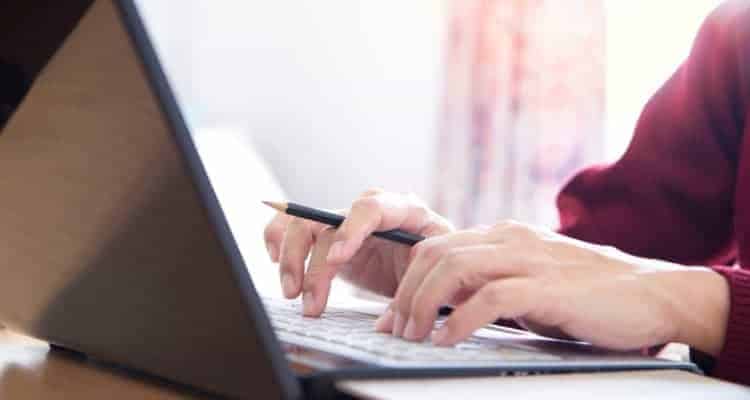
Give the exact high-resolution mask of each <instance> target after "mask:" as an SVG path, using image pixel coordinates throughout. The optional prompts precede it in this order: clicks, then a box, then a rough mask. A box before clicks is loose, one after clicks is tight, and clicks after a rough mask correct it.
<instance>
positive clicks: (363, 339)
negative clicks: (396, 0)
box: [263, 299, 560, 366]
mask: <svg viewBox="0 0 750 400" xmlns="http://www.w3.org/2000/svg"><path fill="white" fill-rule="evenodd" d="M263 301H264V303H265V306H266V311H267V313H268V315H269V317H270V319H271V323H272V325H273V326H274V329H275V331H276V334H277V336H278V337H279V340H281V341H282V342H286V343H290V344H295V345H300V346H305V347H310V348H314V349H317V350H321V351H325V352H329V353H332V354H336V355H341V356H345V357H348V358H351V359H354V360H359V361H364V362H368V363H374V364H381V365H387V366H394V365H395V366H406V365H410V364H411V365H415V366H418V365H424V364H429V365H431V366H442V365H450V366H458V365H467V364H469V365H480V366H481V365H492V364H496V363H499V362H511V361H512V362H538V361H555V360H559V359H560V357H558V356H555V355H551V354H548V353H543V352H539V351H538V350H536V349H534V348H533V346H528V345H523V344H521V343H520V341H518V340H508V341H503V340H494V339H492V338H485V337H477V336H473V337H470V338H469V339H467V340H466V341H464V342H461V343H458V344H457V345H455V346H453V347H442V346H435V345H433V344H432V343H431V342H430V341H429V339H427V340H425V341H423V342H411V341H407V340H404V339H401V338H397V337H394V336H392V335H389V334H384V333H380V332H376V331H375V328H374V326H375V319H376V317H375V316H374V315H370V314H365V313H359V312H356V311H351V310H344V309H337V308H333V307H328V308H327V309H326V311H325V312H324V313H323V315H322V316H321V317H320V318H309V317H304V316H302V305H301V303H300V302H299V301H288V300H278V299H263ZM440 323H441V321H438V323H437V325H436V327H438V326H439V325H440ZM509 332H510V331H509ZM506 334H507V335H510V336H509V338H511V339H518V338H523V334H518V333H507V332H506ZM510 342H515V343H510Z"/></svg>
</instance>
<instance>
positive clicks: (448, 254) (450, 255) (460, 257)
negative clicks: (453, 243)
mask: <svg viewBox="0 0 750 400" xmlns="http://www.w3.org/2000/svg"><path fill="white" fill-rule="evenodd" d="M465 258H466V253H465V252H463V251H461V250H460V249H450V250H445V251H444V252H443V254H442V255H441V257H440V262H441V264H443V265H444V266H446V267H448V268H450V269H456V268H455V267H456V266H459V265H461V264H462V263H463V261H464V260H465Z"/></svg>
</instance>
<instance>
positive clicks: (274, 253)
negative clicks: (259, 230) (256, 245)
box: [263, 213, 291, 262]
mask: <svg viewBox="0 0 750 400" xmlns="http://www.w3.org/2000/svg"><path fill="white" fill-rule="evenodd" d="M290 219H291V216H289V215H287V214H284V213H276V215H275V216H274V217H273V219H272V220H271V222H269V223H268V225H266V229H264V230H263V239H264V240H265V243H266V250H267V251H268V256H269V257H271V261H273V262H279V255H280V254H281V243H282V242H283V241H284V232H285V231H286V226H287V224H289V220H290Z"/></svg>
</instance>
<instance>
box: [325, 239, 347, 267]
mask: <svg viewBox="0 0 750 400" xmlns="http://www.w3.org/2000/svg"><path fill="white" fill-rule="evenodd" d="M344 243H345V242H344V241H343V240H339V241H338V242H335V243H334V244H332V245H331V248H330V249H328V256H327V257H326V260H327V261H328V262H334V261H339V260H341V259H342V258H344Z"/></svg>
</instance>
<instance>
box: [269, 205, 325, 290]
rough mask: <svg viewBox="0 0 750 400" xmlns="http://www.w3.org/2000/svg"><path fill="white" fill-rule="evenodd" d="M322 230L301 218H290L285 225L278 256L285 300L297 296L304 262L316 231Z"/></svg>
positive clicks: (317, 225)
mask: <svg viewBox="0 0 750 400" xmlns="http://www.w3.org/2000/svg"><path fill="white" fill-rule="evenodd" d="M322 229H323V225H321V224H318V223H315V222H311V221H307V220H304V219H301V218H292V219H291V220H290V221H289V223H288V224H287V228H286V231H285V233H284V240H283V241H282V243H281V255H280V256H279V258H280V263H279V264H280V265H279V268H280V270H279V272H280V274H281V287H282V289H283V291H284V296H286V297H287V298H295V297H297V296H299V293H300V290H301V287H302V278H303V275H304V273H305V260H306V259H307V255H308V254H309V253H310V248H311V247H312V244H313V241H314V237H315V236H314V235H315V232H316V230H322Z"/></svg>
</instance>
